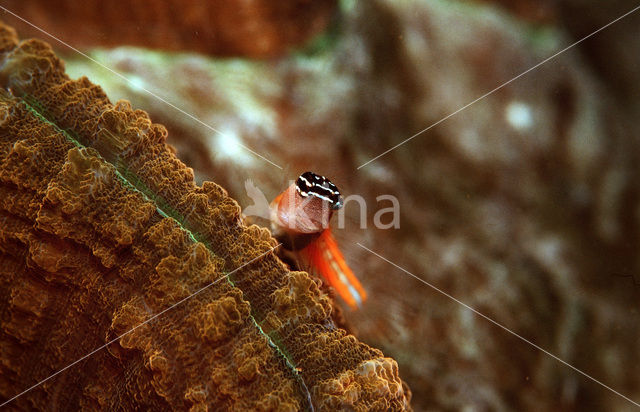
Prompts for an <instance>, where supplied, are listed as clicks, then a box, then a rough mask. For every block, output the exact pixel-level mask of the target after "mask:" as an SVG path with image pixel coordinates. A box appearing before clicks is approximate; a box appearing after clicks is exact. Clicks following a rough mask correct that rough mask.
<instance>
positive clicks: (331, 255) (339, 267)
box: [271, 172, 367, 308]
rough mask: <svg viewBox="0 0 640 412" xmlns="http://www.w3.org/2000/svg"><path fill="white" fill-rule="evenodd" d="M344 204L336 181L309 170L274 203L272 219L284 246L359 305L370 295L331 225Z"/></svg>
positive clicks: (348, 299) (275, 232) (349, 299)
mask: <svg viewBox="0 0 640 412" xmlns="http://www.w3.org/2000/svg"><path fill="white" fill-rule="evenodd" d="M342 204H343V200H342V196H341V195H340V192H339V191H338V188H337V187H336V186H335V185H334V184H333V183H331V182H330V181H329V180H328V179H327V178H325V177H323V176H320V175H316V174H315V173H312V172H305V173H303V174H302V175H300V177H298V179H297V180H296V182H295V183H293V184H292V185H291V186H289V187H288V188H287V189H286V190H285V191H284V192H282V193H281V194H280V195H278V196H277V197H276V198H275V199H274V201H273V202H271V222H272V228H273V233H274V235H275V236H276V237H277V238H278V239H279V240H280V241H281V242H282V243H283V247H284V248H285V249H287V250H289V251H292V252H293V253H295V254H296V256H297V258H298V259H299V260H301V261H302V264H303V265H306V266H307V267H310V268H311V269H312V270H313V271H314V272H316V273H317V274H318V275H319V276H320V277H322V278H323V279H324V280H325V281H326V282H327V283H328V284H329V285H331V287H333V288H334V289H335V290H336V292H337V293H338V295H339V296H340V297H341V298H342V299H343V300H344V301H345V302H346V303H347V304H348V305H349V306H351V307H352V308H357V307H359V306H361V304H362V303H363V302H364V301H365V299H366V296H367V295H366V293H365V291H364V289H363V288H362V285H361V284H360V282H359V281H358V279H357V278H356V277H355V275H354V274H353V271H352V270H351V269H350V268H349V266H348V265H347V263H346V261H345V259H344V256H343V255H342V252H341V251H340V249H339V247H338V244H337V242H336V241H335V239H334V237H333V235H332V233H331V228H330V227H329V221H330V219H331V216H332V214H333V211H335V210H337V209H339V208H340V207H342Z"/></svg>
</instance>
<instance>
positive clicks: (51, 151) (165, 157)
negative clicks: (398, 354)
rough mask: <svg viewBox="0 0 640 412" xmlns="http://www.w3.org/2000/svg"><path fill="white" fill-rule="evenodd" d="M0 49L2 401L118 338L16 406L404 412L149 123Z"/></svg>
mask: <svg viewBox="0 0 640 412" xmlns="http://www.w3.org/2000/svg"><path fill="white" fill-rule="evenodd" d="M0 52H1V55H0V83H1V84H2V87H3V89H4V90H3V91H2V94H1V95H0V159H1V161H0V194H1V195H2V196H1V198H0V199H1V200H0V222H1V224H0V286H1V287H0V302H1V306H0V322H1V328H0V370H1V371H2V373H0V396H1V397H2V399H4V400H8V399H11V398H12V397H13V396H15V395H16V394H19V393H20V392H21V391H23V390H24V389H26V388H29V387H30V386H31V385H34V384H36V383H37V382H40V381H41V380H42V379H45V378H47V377H49V376H50V375H51V374H52V373H54V372H56V371H58V370H60V369H61V368H63V367H65V366H66V365H68V364H70V363H71V362H73V361H75V360H77V359H79V358H81V357H82V356H84V355H85V354H87V353H89V352H91V351H92V350H94V349H95V348H98V347H100V346H101V345H104V344H105V343H107V342H109V341H110V340H112V339H114V338H116V337H118V336H120V335H122V334H125V335H124V336H123V337H122V338H121V339H120V340H118V341H117V342H115V343H113V344H110V345H109V346H108V348H107V349H106V350H102V351H98V352H96V353H95V354H93V355H92V356H90V357H88V358H87V359H86V360H83V361H82V362H81V363H80V364H78V365H75V366H73V367H72V368H71V369H69V370H67V371H65V372H63V373H61V374H59V375H57V376H55V377H54V378H52V379H50V380H47V381H46V382H44V383H43V384H42V385H40V386H37V387H35V388H34V389H33V390H31V391H29V392H27V393H26V394H24V395H23V396H20V397H18V398H16V399H15V400H12V405H13V406H15V407H19V408H22V409H32V408H44V407H45V405H46V407H56V408H63V409H76V408H78V407H83V408H91V409H127V410H129V409H134V408H144V409H155V410H158V409H166V408H174V409H185V408H189V407H190V408H192V410H205V409H206V408H207V407H209V408H211V409H212V410H229V409H233V410H276V409H277V410H300V409H304V408H307V407H309V406H311V405H313V406H314V407H315V408H317V409H320V410H324V409H334V408H353V409H356V410H366V409H371V408H373V409H379V410H399V409H404V408H407V407H408V404H407V391H406V389H404V388H403V386H402V382H401V380H400V378H399V376H398V370H397V365H396V363H395V361H394V360H392V359H390V358H385V357H384V356H383V354H382V353H381V352H380V351H378V350H376V349H372V348H370V347H368V346H366V345H364V344H362V343H360V342H358V341H357V340H356V339H355V338H354V337H353V336H350V335H347V333H346V332H345V331H343V330H341V329H338V328H337V327H336V326H335V325H334V324H333V322H332V321H331V318H330V315H331V310H332V308H331V304H330V302H329V300H328V299H327V298H326V296H325V295H323V294H322V293H321V292H320V290H319V289H318V286H317V284H316V283H315V282H312V281H310V279H309V277H308V275H306V274H305V273H302V272H289V270H288V269H287V268H286V267H285V266H284V265H283V264H282V263H281V262H280V261H279V260H278V259H277V257H275V256H274V255H273V253H271V252H270V249H271V248H273V247H274V246H275V241H274V240H273V239H272V238H271V237H270V234H269V233H268V231H266V230H265V229H260V228H258V227H256V226H251V227H246V226H245V225H244V224H243V222H242V221H241V220H240V218H239V208H238V205H237V203H236V202H235V201H234V200H233V199H231V198H229V197H228V196H227V194H226V192H225V190H224V189H222V188H221V187H220V186H218V185H216V184H214V183H211V182H206V183H204V184H203V185H202V186H201V187H199V186H196V184H195V183H194V180H193V173H192V171H191V169H189V168H187V167H186V166H185V165H184V164H183V163H181V162H180V161H179V160H178V159H177V158H176V157H175V155H174V153H173V151H172V149H171V147H170V146H168V145H166V144H165V139H166V136H167V132H166V130H165V129H164V128H163V127H162V126H159V125H155V124H153V123H151V121H150V120H149V118H148V117H147V115H146V113H144V112H142V111H135V110H132V108H131V107H130V105H129V104H128V103H126V102H119V103H117V104H115V105H114V104H112V103H111V102H110V101H109V99H108V98H107V96H106V95H105V94H104V92H103V91H102V90H101V89H100V88H99V87H98V86H95V85H93V84H91V83H90V82H89V81H88V80H87V79H86V78H82V79H80V80H78V81H71V80H70V79H69V78H68V76H67V75H66V74H65V73H64V65H63V63H62V61H60V60H59V59H58V58H57V57H56V56H55V55H54V54H53V52H52V51H51V50H50V48H49V47H48V46H47V45H45V44H44V43H41V42H39V41H36V40H27V41H23V42H18V40H17V37H16V35H15V33H14V31H13V30H12V29H10V28H8V27H7V26H4V25H3V26H0ZM254 259H255V260H254ZM238 268H240V269H239V270H238ZM225 274H228V275H229V276H228V278H226V277H225ZM207 285H210V287H206V286H207ZM205 287H206V288H205ZM195 292H198V293H197V294H196V295H194V296H193V297H192V298H190V299H186V298H187V297H189V296H191V295H192V294H193V293H195ZM185 299H186V300H185ZM183 300H184V301H183ZM177 302H182V303H180V305H178V306H176V307H175V308H172V309H171V310H167V311H166V313H162V315H161V316H159V317H157V318H153V316H154V315H155V314H158V313H161V312H162V311H164V310H166V309H168V308H171V307H172V305H174V304H175V303H177ZM149 319H152V320H151V321H149V322H147V323H144V322H146V321H147V320H149ZM134 328H135V329H134ZM132 329H133V330H132ZM309 403H311V405H310V404H309Z"/></svg>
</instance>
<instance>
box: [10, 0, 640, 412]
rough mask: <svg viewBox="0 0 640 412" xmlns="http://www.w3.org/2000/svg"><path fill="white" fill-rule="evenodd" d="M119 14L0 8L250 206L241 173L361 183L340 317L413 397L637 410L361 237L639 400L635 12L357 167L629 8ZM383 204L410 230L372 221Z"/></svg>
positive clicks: (251, 8) (638, 50) (16, 5)
mask: <svg viewBox="0 0 640 412" xmlns="http://www.w3.org/2000/svg"><path fill="white" fill-rule="evenodd" d="M127 3H128V2H120V1H116V0H106V1H97V0H85V1H83V2H81V3H78V2H75V1H70V0H67V1H48V0H31V1H27V2H25V1H22V0H5V1H2V2H0V5H2V6H3V7H6V8H7V9H9V10H11V11H12V12H14V13H16V14H18V15H20V16H21V17H23V18H25V19H27V20H29V21H30V22H32V23H33V24H35V25H37V26H38V27H41V28H42V29H44V30H46V31H47V32H49V33H50V34H52V35H54V36H56V37H57V38H58V39H60V40H63V41H64V42H67V43H68V44H69V45H71V46H73V47H75V48H77V49H79V50H80V51H82V52H83V53H86V54H87V55H88V56H89V57H91V58H92V59H94V60H95V61H97V62H98V63H100V64H102V65H104V66H107V67H109V68H110V69H113V70H115V71H117V72H118V73H120V74H122V75H123V76H125V77H126V78H127V79H128V80H129V81H128V82H127V81H124V80H123V79H122V78H120V77H118V76H117V75H115V74H114V73H113V72H111V71H109V70H106V69H105V68H104V67H101V66H100V65H99V64H96V62H93V61H91V60H89V59H87V58H86V57H84V56H82V55H80V54H78V53H77V52H75V51H73V50H70V49H69V48H68V47H66V46H64V45H63V44H61V43H59V42H58V41H56V40H54V39H53V38H51V37H48V36H47V35H45V34H44V33H42V32H40V31H38V30H36V29H34V28H33V27H31V26H29V25H28V24H26V23H25V22H23V21H20V20H18V19H16V18H15V17H14V16H12V15H10V14H7V13H6V12H3V13H0V16H1V17H2V19H3V20H4V21H5V22H7V23H9V24H11V25H13V26H14V27H16V28H17V30H18V32H19V35H20V37H21V38H26V37H29V36H34V37H38V38H41V39H43V40H45V41H47V42H49V43H50V44H51V45H52V46H53V47H54V48H56V49H57V50H58V52H59V53H60V54H61V55H62V56H63V58H64V59H65V61H66V64H67V71H68V73H69V74H70V75H71V77H74V78H75V77H80V76H87V77H88V78H89V79H90V80H91V81H92V82H94V83H96V84H99V85H101V86H102V87H103V88H104V89H105V90H106V92H107V94H108V95H109V97H110V98H111V100H112V101H116V100H118V99H126V100H129V101H131V102H132V104H133V106H134V107H136V108H139V109H143V110H145V111H147V112H149V114H150V116H151V118H152V119H153V121H154V122H156V123H161V124H164V125H165V126H166V127H167V129H168V130H169V139H168V142H169V143H170V144H171V145H173V146H174V147H175V148H176V150H177V154H178V156H179V157H180V158H181V159H182V160H183V161H184V162H185V163H186V164H187V165H188V166H190V167H192V168H193V169H194V171H195V174H196V176H197V179H198V181H199V182H202V181H205V180H212V181H215V182H217V183H219V184H221V185H222V186H224V187H225V188H226V189H227V190H228V191H229V193H230V195H231V196H232V197H234V198H235V199H237V200H238V201H239V203H240V204H241V206H243V207H246V206H248V205H250V204H252V202H251V200H250V199H249V198H248V196H247V194H246V191H245V182H246V181H247V179H251V180H252V181H253V183H254V184H255V185H256V186H257V187H258V188H260V189H261V190H262V191H263V192H264V193H265V194H266V196H267V198H268V199H269V200H271V199H273V197H275V196H276V195H277V194H278V193H280V192H281V191H282V190H283V189H284V188H285V187H286V186H287V185H288V184H289V181H290V180H291V179H295V178H296V176H297V175H298V174H300V173H301V172H304V171H306V170H312V171H314V172H316V173H319V174H323V175H325V176H327V177H329V178H330V179H331V180H332V181H333V182H334V183H336V185H337V186H338V187H339V188H340V189H341V190H342V191H343V193H344V194H345V195H352V194H358V195H361V196H363V197H364V198H365V199H366V200H367V213H366V214H365V216H364V217H363V216H361V211H360V209H359V207H358V205H357V204H356V203H348V204H347V205H346V210H345V212H346V215H347V224H346V227H345V228H342V229H335V230H334V233H335V235H336V237H337V239H338V242H339V243H340V245H341V247H342V249H343V252H344V254H345V256H346V258H347V260H348V263H349V264H350V265H351V267H352V268H353V270H354V272H355V273H356V275H357V276H358V277H359V279H360V280H361V281H362V283H363V285H364V287H365V289H366V290H367V292H368V294H369V299H368V301H367V302H366V303H365V304H364V306H363V307H362V308H361V309H360V310H357V311H351V310H349V309H348V308H347V307H345V308H344V317H345V319H346V324H347V326H348V328H349V329H350V331H351V332H352V333H354V334H355V335H356V336H357V337H358V338H359V339H360V340H362V341H364V342H366V343H368V344H370V345H372V346H375V347H377V348H380V349H382V350H383V351H384V353H385V355H387V356H391V357H393V358H395V359H396V360H397V361H398V363H399V366H400V375H401V377H402V378H403V379H404V380H405V381H406V382H407V384H408V385H409V387H410V388H411V390H412V392H413V398H412V405H413V407H414V409H415V410H418V411H426V410H443V411H447V410H451V411H454V410H464V411H520V410H566V411H572V410H592V411H612V410H616V411H623V410H632V409H635V408H636V406H635V405H634V404H633V403H631V402H629V401H628V400H625V399H624V398H623V397H621V396H619V395H617V394H615V393H614V392H612V391H610V390H608V389H606V388H604V387H603V386H601V385H599V384H597V383H595V382H594V381H592V380H590V379H588V378H586V377H585V376H583V375H580V374H579V373H577V372H576V371H574V370H572V369H571V368H569V367H567V366H566V365H563V364H562V363H560V362H558V361H557V360H554V359H553V358H551V357H550V356H548V355H546V354H544V353H543V352H541V351H540V350H538V349H536V348H534V347H532V346H531V345H529V344H527V343H525V342H523V341H522V340H520V339H518V338H516V337H514V336H513V335H511V334H509V333H508V332H506V331H505V330H503V329H500V328H499V327H497V326H495V325H493V324H491V323H490V322H489V321H487V320H486V319H483V318H482V317H479V316H477V315H475V314H474V313H473V312H472V311H470V310H468V309H467V308H465V307H464V306H462V305H460V304H459V303H456V302H455V301H453V300H451V299H449V298H447V297H445V296H443V295H442V294H439V293H438V292H436V291H434V290H433V289H431V288H429V287H428V286H426V285H425V284H423V283H421V282H419V281H418V280H416V279H414V278H412V277H410V276H409V275H407V274H406V273H403V272H402V271H400V270H398V269H397V268H395V267H393V266H392V265H390V264H388V263H386V262H384V261H383V260H381V259H380V258H378V257H376V256H374V255H372V254H371V253H369V252H367V251H366V250H364V249H362V248H361V247H359V246H358V245H356V242H360V243H362V244H363V245H365V246H367V247H368V248H371V249H372V250H374V251H375V252H376V253H379V254H381V255H382V256H384V257H385V258H387V259H389V260H391V261H392V262H394V263H396V264H397V265H399V266H401V267H403V268H405V269H406V270H408V271H410V272H411V273H413V274H415V275H416V276H418V277H420V278H422V279H424V280H425V281H427V282H430V283H431V284H433V285H435V286H437V287H438V288H440V289H442V290H443V291H445V292H447V293H449V294H451V295H453V296H454V297H456V298H457V299H460V300H461V301H462V302H464V303H466V304H468V305H470V306H472V307H473V308H475V309H477V310H478V311H480V312H482V313H483V314H485V315H487V316H489V317H490V318H492V319H494V320H496V321H497V322H499V323H500V324H502V325H504V326H505V327H507V328H509V329H511V330H512V331H514V332H515V333H518V334H520V335H521V336H523V337H524V338H526V339H528V340H530V341H531V342H533V343H535V344H536V345H539V346H540V347H542V348H544V349H546V350H548V351H550V352H551V353H553V354H555V355H557V356H558V357H559V358H561V359H562V360H564V361H566V362H568V363H570V364H572V365H573V366H575V367H576V368H578V369H580V370H582V371H583V372H584V373H586V374H588V375H591V376H592V377H594V378H595V379H597V380H600V381H601V382H602V383H604V384H606V385H608V386H610V387H611V388H612V389H614V390H615V391H618V392H620V393H621V394H623V395H625V396H628V397H629V398H631V399H632V400H634V401H635V402H640V374H639V373H638V367H637V365H638V364H639V361H640V344H639V343H640V341H639V338H640V328H638V324H639V321H640V313H639V310H638V309H639V308H638V298H639V297H640V274H638V270H639V268H640V258H639V255H638V248H639V246H640V187H639V184H638V182H639V181H640V179H639V178H640V166H639V164H640V151H639V150H638V149H639V147H640V133H639V132H640V126H639V125H638V122H637V119H638V118H640V10H639V11H637V12H635V13H632V14H630V15H628V16H627V17H625V18H624V19H622V20H620V21H618V22H616V23H614V24H612V25H611V26H610V27H607V28H606V29H604V30H602V31H601V32H599V33H597V34H595V35H594V36H593V37H590V38H589V39H587V40H585V41H584V42H581V43H580V44H579V45H577V46H576V47H573V48H571V49H569V50H567V51H566V52H563V53H561V54H559V55H558V56H557V57H555V58H553V59H552V60H549V61H548V62H546V63H545V64H543V65H541V66H539V67H537V68H535V69H534V70H532V71H530V72H528V73H526V74H525V75H523V76H521V77H519V78H518V79H516V80H514V81H513V82H511V83H509V84H507V85H505V86H504V87H502V88H500V89H499V90H497V91H495V92H494V93H492V94H490V95H488V96H486V97H485V98H483V99H481V100H478V101H477V102H475V103H474V104H472V105H470V106H468V107H466V108H465V109H464V110H462V111H460V112H458V113H456V114H455V115H453V116H451V117H449V118H447V119H446V120H444V121H442V122H441V123H438V124H437V125H436V126H434V127H432V128H429V129H428V130H426V131H425V132H424V133H422V134H420V135H418V136H416V137H415V138H413V139H411V140H410V141H408V142H407V143H405V144H403V145H401V146H399V147H398V148H397V149H395V150H393V151H391V152H389V153H387V154H385V155H384V156H382V157H380V158H378V159H376V160H375V161H373V162H371V163H368V164H366V165H365V166H363V167H361V168H359V169H358V167H359V166H360V165H362V164H364V163H366V162H368V161H369V160H371V159H372V158H374V157H376V156H378V155H379V154H381V153H382V152H384V151H386V150H387V149H389V148H391V147H393V146H394V145H396V144H398V143H400V142H402V141H404V140H405V139H407V138H409V137H411V136H413V135H414V134H416V133H418V132H420V131H421V130H424V129H426V128H428V127H430V126H431V125H433V124H434V123H436V122H438V121H440V120H442V119H443V118H445V117H446V116H448V115H450V114H452V113H454V112H456V111H458V110H459V109H461V108H463V107H465V106H466V105H468V104H469V103H471V102H474V101H475V100H476V99H478V98H479V97H481V96H483V95H484V94H486V93H488V92H490V91H492V90H493V89H495V88H497V87H499V86H501V85H503V84H504V83H505V82H507V81H509V80H511V79H513V78H514V77H516V76H518V75H520V74H521V73H523V72H525V71H526V70H528V69H529V68H531V67H533V66H535V65H536V64H538V63H539V62H541V61H543V60H544V59H546V58H548V57H550V56H553V55H554V54H555V53H557V52H558V51H561V50H562V49H564V48H565V47H567V46H569V45H571V44H572V43H574V42H576V41H578V40H580V39H581V38H583V37H584V36H587V35H589V34H590V33H593V32H594V31H596V30H598V29H600V28H601V27H603V26H605V25H606V24H608V23H610V22H612V21H613V20H615V19H617V18H618V17H620V16H622V15H624V14H625V13H627V12H629V11H631V10H632V9H633V8H634V7H637V6H638V4H636V2H634V1H626V0H613V1H607V2H602V1H596V0H514V1H504V0H493V1H492V0H485V1H480V0H478V1H445V0H422V1H409V0H403V1H393V0H371V1H366V2H357V1H353V0H341V1H334V0H316V1H306V0H291V1H279V2H270V1H268V0H253V1H240V0H233V1H222V0H211V1H204V0H202V1H196V0H193V1H188V2H180V1H178V0H144V1H143V0H140V1H136V2H132V3H133V4H127ZM148 91H151V92H153V93H154V94H155V95H156V96H155V97H154V96H152V95H150V94H149V93H148ZM158 97H160V98H162V99H164V100H166V101H167V102H170V103H171V104H172V105H174V106H175V107H177V108H179V109H180V110H182V111H180V110H176V108H175V107H172V106H171V105H168V104H166V103H165V102H163V101H162V100H160V99H158ZM185 113H188V114H190V115H191V116H193V117H195V118H197V119H199V121H200V122H199V121H197V120H194V118H193V117H191V116H188V115H186V114H185ZM207 125H208V126H210V127H208V126H207ZM214 129H215V130H214ZM239 144H240V145H244V146H246V147H249V148H251V149H252V150H253V151H255V152H256V153H259V154H260V155H261V156H264V157H265V158H266V159H268V160H269V161H271V162H273V163H275V164H276V165H279V166H281V167H282V168H279V167H277V166H274V165H273V164H272V163H270V162H268V161H265V160H264V159H262V158H260V157H258V156H255V155H254V154H252V153H251V152H249V151H247V150H245V149H244V148H243V147H241V146H239ZM380 195H393V196H395V197H396V198H397V199H398V201H399V204H400V227H399V228H397V229H394V228H392V229H376V228H375V226H374V225H373V218H374V215H375V213H376V211H379V210H380V209H383V208H385V207H389V206H390V204H389V202H383V201H381V202H378V201H376V197H377V196H380ZM361 217H363V218H364V219H365V222H366V225H365V226H366V228H364V229H363V228H361V227H360V226H361V225H360V219H361ZM339 303H340V302H339Z"/></svg>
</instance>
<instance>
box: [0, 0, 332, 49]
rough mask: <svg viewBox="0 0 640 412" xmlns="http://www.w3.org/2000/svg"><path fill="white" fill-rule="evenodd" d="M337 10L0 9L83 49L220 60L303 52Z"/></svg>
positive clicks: (176, 3) (201, 6) (101, 0)
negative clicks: (128, 48) (129, 48)
mask: <svg viewBox="0 0 640 412" xmlns="http://www.w3.org/2000/svg"><path fill="white" fill-rule="evenodd" d="M336 3H337V1H336V0H315V1H308V0H279V1H270V0H258V1H243V0H207V1H183V0H136V1H132V2H129V1H120V0H88V1H82V2H78V1H75V0H62V1H60V0H58V1H49V0H41V1H40V0H37V1H22V0H15V1H14V0H8V1H3V2H2V4H0V5H1V6H3V7H5V8H7V9H8V10H10V11H11V12H13V13H15V14H17V15H19V16H21V17H23V18H25V19H26V20H28V21H30V22H31V23H33V24H35V25H36V26H38V27H39V28H42V29H44V30H46V31H48V32H50V33H52V34H55V36H57V37H58V36H59V37H61V38H63V39H64V40H65V41H67V42H70V43H71V44H73V45H74V46H76V47H86V46H97V45H103V46H113V45H122V44H128V45H135V46H146V47H153V48H159V49H165V50H180V51H184V50H193V51H198V52H202V53H208V54H215V55H245V56H252V57H272V56H275V55H280V54H282V53H284V52H286V51H288V50H289V49H291V48H294V47H300V46H301V45H303V44H304V43H305V42H306V41H307V40H309V39H310V38H311V37H312V36H313V35H315V34H317V33H318V32H320V31H321V30H322V29H323V28H324V27H325V26H326V25H327V23H328V22H329V20H330V18H331V16H332V14H333V12H334V10H335V6H336ZM7 17H9V16H8V15H7ZM17 23H19V24H20V27H21V30H22V28H24V30H25V33H28V34H30V35H33V36H37V37H42V36H43V33H42V32H40V31H39V30H36V29H34V28H33V27H31V26H30V25H28V24H25V23H24V22H23V21H18V22H17Z"/></svg>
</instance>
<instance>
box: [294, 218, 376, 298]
mask: <svg viewBox="0 0 640 412" xmlns="http://www.w3.org/2000/svg"><path fill="white" fill-rule="evenodd" d="M304 251H305V252H306V253H305V254H306V255H307V258H308V259H309V263H310V264H311V266H312V267H313V268H315V269H316V270H317V271H318V272H319V274H320V275H321V276H322V277H323V278H324V279H325V280H326V281H327V282H328V283H329V284H330V285H331V286H332V287H333V288H334V289H335V290H336V292H338V294H339V295H340V297H341V298H342V299H343V300H344V301H345V302H346V303H347V304H348V305H349V306H351V307H352V308H354V309H355V308H358V307H360V306H361V305H362V303H363V302H364V301H365V300H366V299H367V294H366V292H365V291H364V289H363V288H362V285H361V284H360V281H358V279H357V278H356V276H355V275H354V274H353V272H352V271H351V268H349V266H348V265H347V262H346V261H345V259H344V256H343V255H342V252H340V249H339V248H338V244H337V243H336V241H335V239H334V238H333V235H332V234H331V230H330V229H326V230H324V231H323V232H322V234H321V235H320V237H318V239H316V240H315V241H313V242H312V243H311V244H309V246H307V247H306V248H305V250H304Z"/></svg>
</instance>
